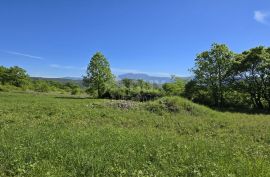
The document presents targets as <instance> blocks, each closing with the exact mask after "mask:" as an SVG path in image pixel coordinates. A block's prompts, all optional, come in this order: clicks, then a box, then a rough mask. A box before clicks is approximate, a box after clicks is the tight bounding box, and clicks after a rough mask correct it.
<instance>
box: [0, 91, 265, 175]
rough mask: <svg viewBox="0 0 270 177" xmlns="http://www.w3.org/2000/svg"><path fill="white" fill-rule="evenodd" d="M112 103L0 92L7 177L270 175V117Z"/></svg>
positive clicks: (0, 170) (0, 163)
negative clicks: (161, 112) (154, 110)
mask: <svg viewBox="0 0 270 177" xmlns="http://www.w3.org/2000/svg"><path fill="white" fill-rule="evenodd" d="M105 102H108V100H93V99H65V98H56V97H55V96H45V95H33V94H19V93H0V176H13V175H15V176H270V116H266V115H246V114H232V113H218V112H214V111H211V110H209V109H207V108H205V107H203V106H197V105H195V104H192V103H190V102H187V101H185V100H183V102H186V103H183V105H185V104H190V105H193V106H194V109H193V110H192V111H182V112H181V113H178V114H165V115H158V114H155V113H150V112H148V111H146V110H144V109H143V108H144V107H145V106H144V105H141V108H139V109H137V110H121V109H117V108H113V107H108V106H105ZM193 112H196V114H193ZM200 112H203V114H197V113H200Z"/></svg>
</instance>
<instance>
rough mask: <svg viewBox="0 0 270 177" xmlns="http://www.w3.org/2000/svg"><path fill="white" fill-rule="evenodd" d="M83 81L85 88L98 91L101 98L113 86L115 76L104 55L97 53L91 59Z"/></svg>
mask: <svg viewBox="0 0 270 177" xmlns="http://www.w3.org/2000/svg"><path fill="white" fill-rule="evenodd" d="M83 81H84V84H85V86H87V87H90V88H91V90H92V91H93V90H96V91H97V95H98V97H99V98H100V97H102V95H103V94H104V93H105V91H106V89H107V88H108V86H109V85H111V84H112V82H113V75H112V73H111V69H110V64H109V62H108V60H107V59H106V58H105V57H104V56H103V55H102V53H100V52H97V53H96V54H95V55H94V56H93V57H92V58H91V61H90V63H89V65H88V67H87V71H86V76H84V79H83Z"/></svg>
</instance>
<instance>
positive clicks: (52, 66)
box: [50, 64, 86, 70]
mask: <svg viewBox="0 0 270 177" xmlns="http://www.w3.org/2000/svg"><path fill="white" fill-rule="evenodd" d="M50 67H51V68H56V69H71V70H85V69H86V68H85V67H75V66H62V65H58V64H51V65H50Z"/></svg>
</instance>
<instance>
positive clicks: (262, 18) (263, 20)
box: [254, 10, 270, 25]
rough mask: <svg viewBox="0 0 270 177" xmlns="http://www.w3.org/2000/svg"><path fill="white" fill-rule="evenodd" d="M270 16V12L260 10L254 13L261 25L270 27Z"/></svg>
mask: <svg viewBox="0 0 270 177" xmlns="http://www.w3.org/2000/svg"><path fill="white" fill-rule="evenodd" d="M269 16H270V13H269V12H264V11H260V10H256V11H254V19H255V20H256V21H257V22H259V23H262V24H265V25H269V22H268V21H267V19H268V17H269Z"/></svg>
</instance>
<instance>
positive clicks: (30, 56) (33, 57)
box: [1, 50, 44, 60]
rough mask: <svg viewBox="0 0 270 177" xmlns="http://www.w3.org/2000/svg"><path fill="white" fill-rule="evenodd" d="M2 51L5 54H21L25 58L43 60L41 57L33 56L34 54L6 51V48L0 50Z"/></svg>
mask: <svg viewBox="0 0 270 177" xmlns="http://www.w3.org/2000/svg"><path fill="white" fill-rule="evenodd" d="M1 51H2V52H4V53H7V54H11V55H17V56H22V57H26V58H32V59H37V60H43V59H44V58H43V57H39V56H34V55H30V54H25V53H20V52H15V51H8V50H1Z"/></svg>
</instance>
